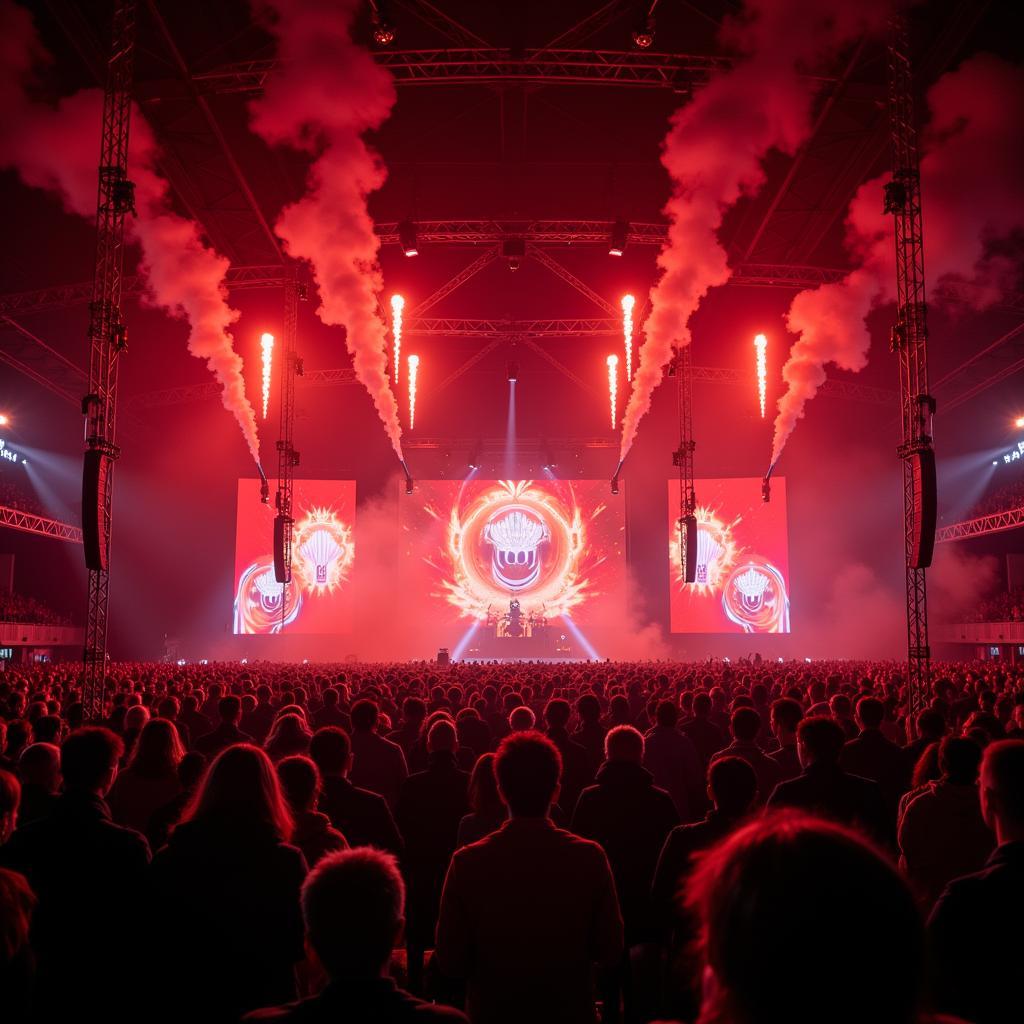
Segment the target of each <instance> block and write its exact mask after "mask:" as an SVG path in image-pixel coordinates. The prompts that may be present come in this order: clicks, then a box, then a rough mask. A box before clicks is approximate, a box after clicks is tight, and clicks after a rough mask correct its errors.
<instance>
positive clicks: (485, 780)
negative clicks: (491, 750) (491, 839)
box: [457, 754, 508, 847]
mask: <svg viewBox="0 0 1024 1024" xmlns="http://www.w3.org/2000/svg"><path fill="white" fill-rule="evenodd" d="M507 818H508V808H507V807H506V806H505V804H504V803H503V802H502V799H501V794H500V793H499V792H498V780H497V779H496V778H495V776H494V754H482V755H481V756H480V757H479V758H477V762H476V764H475V765H474V766H473V771H472V774H471V775H470V776H469V814H467V815H466V816H465V817H464V818H463V819H462V821H460V822H459V834H458V839H457V845H458V846H460V847H461V846H468V845H469V844H470V843H475V842H477V841H478V840H480V839H483V838H484V836H489V835H490V834H491V833H492V832H496V831H497V830H498V829H499V828H501V826H502V825H504V824H505V821H506V820H507Z"/></svg>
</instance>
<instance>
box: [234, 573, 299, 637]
mask: <svg viewBox="0 0 1024 1024" xmlns="http://www.w3.org/2000/svg"><path fill="white" fill-rule="evenodd" d="M282 599H283V601H284V615H283V617H282V613H281V602H282ZM301 607H302V592H301V591H300V590H299V589H298V587H285V586H283V585H282V584H280V583H278V582H277V579H276V578H275V577H274V561H273V559H272V558H270V557H269V556H268V557H266V558H264V559H262V560H260V561H258V562H253V563H252V565H250V566H249V567H248V568H247V569H246V570H245V572H243V573H242V575H241V576H240V577H239V579H238V590H237V592H236V594H235V633H236V634H237V633H280V632H281V627H282V626H289V625H291V623H293V622H294V621H295V620H296V619H297V618H298V615H299V609H300V608H301Z"/></svg>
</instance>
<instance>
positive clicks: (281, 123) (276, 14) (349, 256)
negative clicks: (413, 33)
mask: <svg viewBox="0 0 1024 1024" xmlns="http://www.w3.org/2000/svg"><path fill="white" fill-rule="evenodd" d="M261 7H262V10H263V12H264V13H265V14H267V15H268V17H269V20H270V23H271V27H272V30H273V31H274V33H275V34H276V35H277V38H278V42H279V46H278V60H279V62H280V69H279V70H278V71H277V72H275V74H274V75H273V76H272V77H271V79H270V80H269V81H268V83H267V87H266V92H265V94H264V95H263V97H262V98H261V99H259V100H258V101H256V102H255V103H254V104H253V107H252V114H253V118H252V123H253V127H254V129H255V130H256V132H257V133H258V134H259V135H260V136H261V137H262V138H263V139H265V140H266V141H267V142H269V143H271V144H282V143H287V144H289V145H291V146H295V147H298V148H302V149H307V150H309V151H311V152H313V153H315V154H316V158H315V160H314V162H313V165H312V167H311V168H310V170H309V174H308V178H307V182H306V186H307V188H306V195H305V196H304V197H303V198H302V199H300V200H299V201H298V202H296V203H294V204H292V205H291V206H288V207H286V208H285V209H284V210H283V211H282V213H281V215H280V217H279V218H278V221H277V224H276V230H277V232H278V234H280V236H281V237H282V239H284V242H285V245H286V247H287V249H288V252H289V253H290V254H291V255H292V256H294V257H296V258H299V259H304V260H308V261H309V262H310V264H311V265H312V267H313V273H314V276H315V278H316V282H317V286H318V288H319V290H320V302H321V305H320V308H319V310H318V311H317V312H318V315H319V317H320V319H321V320H322V321H323V322H324V323H325V324H331V325H340V326H343V327H344V328H345V342H346V345H347V346H348V351H349V353H350V355H351V356H352V363H353V366H354V368H355V372H356V376H357V377H358V378H359V380H360V381H361V382H362V384H363V386H364V387H365V388H366V390H367V391H368V392H369V393H370V397H371V398H372V399H373V402H374V405H375V406H376V408H377V413H378V414H379V416H380V418H381V420H382V421H383V423H384V427H385V429H386V430H387V433H388V437H389V438H390V439H391V444H392V446H393V447H394V449H395V453H396V454H397V455H398V457H399V459H401V458H402V444H401V437H402V429H401V426H400V424H399V420H398V404H397V402H396V401H395V396H394V393H393V392H392V390H391V387H390V385H389V383H388V374H387V354H386V348H387V346H386V338H387V326H386V324H385V322H384V320H383V319H382V317H381V315H380V313H379V306H378V301H377V296H378V295H379V294H380V292H381V290H382V287H383V280H382V277H381V270H380V265H379V263H378V261H377V253H378V250H379V247H380V242H379V240H378V238H377V235H376V234H375V232H374V230H373V221H372V220H371V219H370V215H369V213H368V211H367V207H366V197H367V196H368V195H369V194H370V193H371V192H373V191H375V190H376V189H378V188H380V186H381V185H382V184H383V183H384V179H385V177H386V171H385V168H384V166H383V164H382V163H381V161H380V158H379V157H378V156H377V154H376V153H374V152H373V151H372V150H371V149H370V148H369V147H368V146H367V145H366V143H365V142H364V141H363V139H362V133H363V132H366V131H369V130H372V129H374V128H378V127H379V126H380V125H381V124H382V123H383V122H384V121H385V120H386V118H387V116H388V114H389V113H390V112H391V108H392V106H393V105H394V102H395V89H394V83H393V81H392V79H391V75H390V73H389V72H388V71H387V70H385V69H384V68H382V67H380V66H379V65H377V64H376V63H375V62H374V60H373V57H372V55H371V54H370V53H369V52H368V51H367V50H364V49H363V48H362V47H359V46H357V45H356V44H355V43H354V42H353V41H352V38H351V36H350V26H351V23H352V19H353V17H354V16H355V13H356V11H357V9H358V7H359V3H358V2H357V0H263V2H262V4H261Z"/></svg>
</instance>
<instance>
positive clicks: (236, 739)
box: [186, 695, 253, 760]
mask: <svg viewBox="0 0 1024 1024" xmlns="http://www.w3.org/2000/svg"><path fill="white" fill-rule="evenodd" d="M217 714H218V717H219V719H220V721H219V723H218V724H217V726H216V728H214V729H213V730H212V731H211V732H208V733H206V734H205V735H203V734H198V733H197V732H196V731H195V729H192V723H190V722H189V723H186V724H188V726H189V728H190V729H192V734H193V735H194V736H198V738H197V739H196V741H195V747H196V750H198V751H199V753H200V754H202V755H203V756H204V757H206V758H207V760H212V759H213V758H215V757H216V756H217V755H218V754H219V753H220V752H221V751H222V750H225V749H226V748H228V747H230V746H232V745H233V744H235V743H252V742H253V738H252V737H251V736H250V735H249V734H248V733H246V732H242V730H241V729H240V728H239V727H238V722H239V719H241V717H242V701H241V700H240V699H239V698H238V697H236V696H234V695H228V696H227V697H222V698H221V699H220V700H219V701H218V702H217Z"/></svg>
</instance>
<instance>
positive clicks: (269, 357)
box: [260, 334, 274, 419]
mask: <svg viewBox="0 0 1024 1024" xmlns="http://www.w3.org/2000/svg"><path fill="white" fill-rule="evenodd" d="M260 348H261V349H262V350H263V418H264V419H266V418H267V409H268V407H269V406H270V375H271V373H272V372H273V367H274V336H273V335H272V334H264V335H263V336H262V337H261V338H260Z"/></svg>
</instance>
